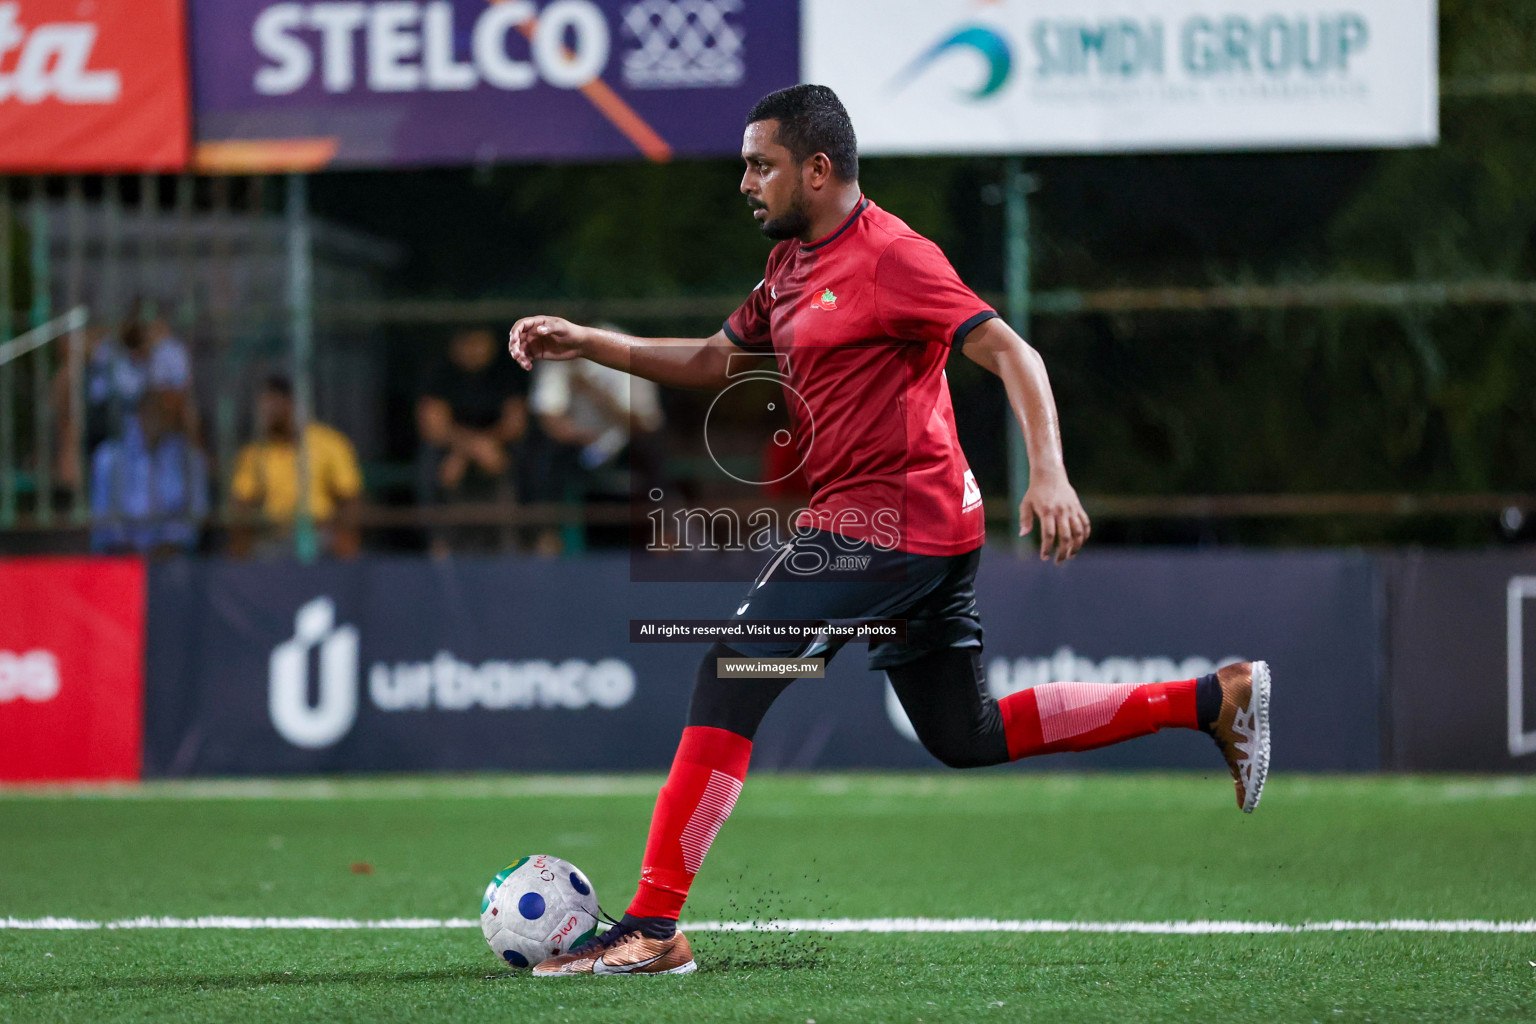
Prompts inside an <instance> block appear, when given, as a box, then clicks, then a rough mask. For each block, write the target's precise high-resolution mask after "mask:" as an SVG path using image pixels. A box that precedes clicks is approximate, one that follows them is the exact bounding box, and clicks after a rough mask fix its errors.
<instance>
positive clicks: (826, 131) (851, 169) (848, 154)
mask: <svg viewBox="0 0 1536 1024" xmlns="http://www.w3.org/2000/svg"><path fill="white" fill-rule="evenodd" d="M757 121H777V122H779V130H778V141H779V145H781V146H783V147H784V148H785V149H787V150H789V152H790V153H791V154H792V155H793V156H794V158H795V159H796V160H808V159H810V158H811V157H813V156H815V155H816V154H817V153H825V154H827V159H828V160H830V161H832V173H833V174H836V175H837V176H838V177H839V178H841V179H842V180H843V181H858V180H859V140H858V139H857V138H856V137H855V136H854V134H853V122H852V121H851V120H849V118H848V111H846V110H844V109H843V101H842V100H840V99H838V98H837V93H835V92H833V91H832V90H831V89H828V88H827V87H826V86H824V85H792V86H790V87H789V88H788V89H780V90H779V91H778V92H771V93H769V94H768V95H767V96H764V97H763V98H762V99H760V100H758V101H757V105H756V106H754V107H753V108H752V112H751V113H750V114H748V115H747V124H753V123H755V122H757Z"/></svg>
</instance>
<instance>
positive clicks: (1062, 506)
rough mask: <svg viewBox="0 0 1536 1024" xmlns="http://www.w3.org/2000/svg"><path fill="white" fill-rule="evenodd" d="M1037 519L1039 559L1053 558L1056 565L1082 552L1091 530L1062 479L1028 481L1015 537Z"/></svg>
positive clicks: (1078, 502)
mask: <svg viewBox="0 0 1536 1024" xmlns="http://www.w3.org/2000/svg"><path fill="white" fill-rule="evenodd" d="M1036 518H1038V519H1039V520H1040V558H1041V560H1042V561H1043V560H1045V559H1049V558H1051V557H1052V556H1053V555H1054V556H1055V558H1056V564H1058V565H1060V564H1061V563H1062V562H1065V561H1066V560H1067V559H1069V558H1071V557H1072V556H1073V555H1075V554H1077V553H1078V551H1080V550H1081V549H1082V546H1083V544H1084V543H1085V542H1086V541H1087V540H1088V534H1089V533H1091V532H1092V527H1091V526H1090V525H1089V522H1088V513H1087V512H1084V511H1083V503H1082V502H1081V501H1079V500H1078V497H1077V491H1075V490H1073V489H1072V485H1071V484H1069V483H1067V481H1066V478H1065V477H1062V478H1060V479H1049V480H1043V481H1040V482H1038V483H1035V482H1031V483H1030V485H1029V490H1028V492H1026V493H1025V495H1024V500H1023V501H1022V502H1020V503H1019V536H1020V537H1022V536H1024V535H1025V534H1027V533H1028V532H1029V531H1030V530H1032V529H1033V528H1034V525H1035V519H1036Z"/></svg>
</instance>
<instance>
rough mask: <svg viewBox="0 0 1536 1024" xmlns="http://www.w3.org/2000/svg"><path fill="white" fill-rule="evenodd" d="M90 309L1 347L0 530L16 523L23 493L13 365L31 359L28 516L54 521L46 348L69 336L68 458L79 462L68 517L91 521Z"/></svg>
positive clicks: (44, 325) (52, 423) (75, 311)
mask: <svg viewBox="0 0 1536 1024" xmlns="http://www.w3.org/2000/svg"><path fill="white" fill-rule="evenodd" d="M89 320H90V311H89V310H87V309H86V308H85V307H84V306H76V307H75V308H74V309H71V310H70V311H69V312H68V313H65V314H64V315H63V316H60V317H55V318H54V319H52V320H49V321H47V322H45V323H41V324H38V325H37V326H36V327H34V328H32V329H31V330H30V331H27V332H26V333H25V334H20V335H17V336H16V337H15V338H12V339H11V340H10V341H7V342H4V343H3V344H0V529H4V528H8V527H11V526H14V525H16V521H17V515H18V504H19V502H18V495H19V492H20V490H21V488H20V486H19V484H20V482H21V473H20V466H19V464H18V460H17V454H16V426H17V423H16V412H17V409H18V407H19V405H20V402H18V401H17V398H18V392H19V387H18V384H17V381H16V375H15V373H14V371H13V369H12V364H13V363H15V362H17V361H18V360H20V359H21V358H22V357H23V356H26V355H29V354H30V355H31V356H32V362H33V366H32V369H33V372H32V375H31V377H32V401H31V405H32V460H31V462H32V471H31V477H30V484H31V487H30V489H31V491H32V494H33V505H32V518H33V520H34V521H35V522H36V523H37V524H38V525H40V526H49V525H51V524H52V523H53V494H54V488H53V459H54V445H53V442H54V428H55V425H56V424H55V419H54V402H53V396H52V395H51V394H50V392H51V391H52V389H53V386H54V384H53V377H52V374H51V373H50V372H49V369H50V367H49V364H48V358H47V356H48V351H49V350H48V346H49V345H50V344H51V343H53V342H55V341H58V340H59V339H60V338H68V339H69V343H68V348H67V351H66V355H65V366H66V379H67V381H68V383H69V416H70V423H71V424H72V426H73V428H74V429H73V432H72V433H73V437H72V444H73V447H74V451H73V452H72V453H71V454H72V456H73V457H74V458H75V459H76V460H77V461H76V466H77V471H76V472H75V474H74V477H75V478H74V480H73V481H72V484H73V486H72V487H71V488H70V490H71V503H70V509H71V518H72V519H73V521H74V522H75V523H83V522H85V521H86V520H87V519H88V518H89V514H90V513H89V504H88V496H87V494H86V488H85V478H86V473H85V465H86V452H85V430H84V423H85V336H84V334H83V333H82V332H83V331H84V329H85V326H86V324H87V323H88V322H89Z"/></svg>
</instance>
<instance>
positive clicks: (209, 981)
mask: <svg viewBox="0 0 1536 1024" xmlns="http://www.w3.org/2000/svg"><path fill="white" fill-rule="evenodd" d="M482 977H484V972H483V971H481V970H478V969H476V968H467V969H466V968H452V969H450V968H444V969H442V970H436V971H362V970H359V971H293V972H285V971H262V972H261V973H260V974H188V975H181V976H178V975H164V974H157V975H155V976H154V977H149V978H99V979H92V980H90V981H88V982H70V983H66V984H60V985H0V996H31V995H45V994H48V993H56V992H103V991H119V990H132V989H140V988H152V989H156V990H159V991H174V990H179V989H193V990H201V989H245V988H259V987H261V986H264V985H302V986H306V987H313V986H316V985H398V984H401V983H409V982H413V981H451V980H453V979H455V978H462V979H464V980H466V981H478V980H479V979H480V978H482Z"/></svg>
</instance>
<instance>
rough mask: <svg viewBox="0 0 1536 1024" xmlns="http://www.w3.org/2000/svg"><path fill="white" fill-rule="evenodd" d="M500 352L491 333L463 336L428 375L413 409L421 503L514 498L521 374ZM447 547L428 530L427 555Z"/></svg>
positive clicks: (523, 388)
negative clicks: (418, 445) (418, 446)
mask: <svg viewBox="0 0 1536 1024" xmlns="http://www.w3.org/2000/svg"><path fill="white" fill-rule="evenodd" d="M499 354H500V346H499V345H498V344H497V340H496V336H495V335H494V334H492V333H491V332H490V331H488V330H464V331H460V332H459V333H458V334H456V335H454V337H453V340H452V341H450V342H449V344H448V353H447V358H446V359H444V360H442V361H440V362H439V363H438V364H436V365H435V366H433V367H432V368H431V369H430V370H429V372H428V374H427V378H426V381H425V382H424V384H423V387H422V393H421V398H420V400H419V401H418V402H417V404H416V425H417V430H418V431H419V433H420V435H421V442H422V444H421V449H420V458H419V462H418V477H417V479H418V485H417V490H418V498H419V500H420V501H421V502H422V503H423V504H438V503H444V502H465V501H502V502H510V501H513V500H515V499H516V491H515V487H514V485H513V475H512V468H513V463H514V461H515V459H516V456H517V449H518V442H519V441H520V440H521V439H522V437H523V433H524V432H525V431H526V430H527V427H528V401H527V397H528V374H527V373H526V372H525V371H524V370H523V369H522V368H521V367H519V366H518V365H517V364H516V363H514V362H512V361H511V360H509V359H498V358H497V356H498V355H499ZM448 547H449V537H448V533H447V532H446V531H441V530H438V531H433V534H432V550H433V553H434V554H437V555H444V554H446V553H447V551H448Z"/></svg>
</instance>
